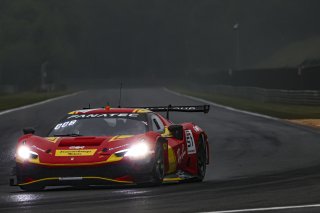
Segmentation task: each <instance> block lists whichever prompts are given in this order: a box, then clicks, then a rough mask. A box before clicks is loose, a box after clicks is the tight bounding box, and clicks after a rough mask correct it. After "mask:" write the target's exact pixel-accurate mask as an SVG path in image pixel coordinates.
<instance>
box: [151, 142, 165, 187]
mask: <svg viewBox="0 0 320 213" xmlns="http://www.w3.org/2000/svg"><path fill="white" fill-rule="evenodd" d="M163 153H164V152H163V145H162V144H161V143H157V145H156V148H155V159H154V165H153V169H152V179H153V181H152V182H153V183H154V184H161V183H162V181H163V178H164V175H165V168H164V156H163Z"/></svg>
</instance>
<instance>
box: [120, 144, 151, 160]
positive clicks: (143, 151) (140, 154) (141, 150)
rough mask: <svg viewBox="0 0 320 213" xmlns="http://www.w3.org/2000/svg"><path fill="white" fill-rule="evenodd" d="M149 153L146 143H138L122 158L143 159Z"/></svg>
mask: <svg viewBox="0 0 320 213" xmlns="http://www.w3.org/2000/svg"><path fill="white" fill-rule="evenodd" d="M149 153H150V149H149V146H148V144H147V143H145V142H139V143H137V144H134V145H132V146H131V147H130V148H129V149H128V151H127V152H126V154H125V155H124V156H128V157H133V158H144V157H146V156H147V155H148V154H149Z"/></svg>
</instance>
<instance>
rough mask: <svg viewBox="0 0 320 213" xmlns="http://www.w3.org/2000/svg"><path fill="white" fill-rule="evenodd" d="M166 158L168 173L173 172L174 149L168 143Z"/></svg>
mask: <svg viewBox="0 0 320 213" xmlns="http://www.w3.org/2000/svg"><path fill="white" fill-rule="evenodd" d="M168 160H169V169H168V173H172V172H175V171H176V168H177V157H176V155H175V154H174V151H173V149H172V147H171V146H170V145H168Z"/></svg>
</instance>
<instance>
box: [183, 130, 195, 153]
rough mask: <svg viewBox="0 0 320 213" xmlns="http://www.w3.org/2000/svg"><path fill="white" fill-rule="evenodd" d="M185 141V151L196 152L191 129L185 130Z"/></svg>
mask: <svg viewBox="0 0 320 213" xmlns="http://www.w3.org/2000/svg"><path fill="white" fill-rule="evenodd" d="M185 134H186V141H187V152H188V154H195V153H196V145H195V143H194V138H193V134H192V131H191V130H185Z"/></svg>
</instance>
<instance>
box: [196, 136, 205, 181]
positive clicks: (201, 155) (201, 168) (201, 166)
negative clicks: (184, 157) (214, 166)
mask: <svg viewBox="0 0 320 213" xmlns="http://www.w3.org/2000/svg"><path fill="white" fill-rule="evenodd" d="M197 167H198V176H197V177H196V178H195V181H196V182H202V181H203V179H204V176H205V175H206V170H207V145H206V142H205V140H204V135H200V137H199V141H198V150H197Z"/></svg>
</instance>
